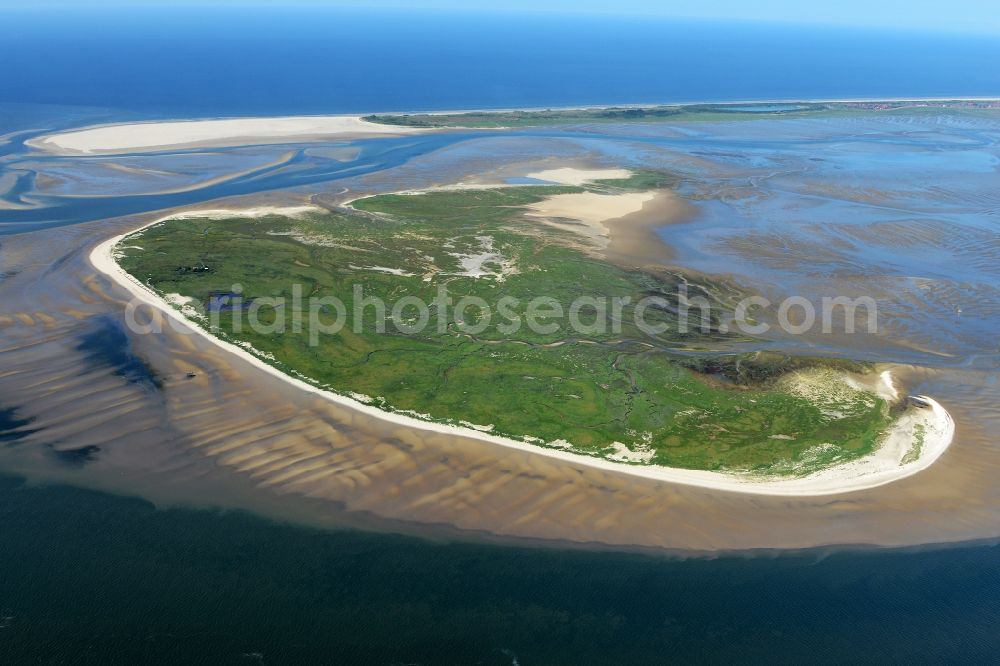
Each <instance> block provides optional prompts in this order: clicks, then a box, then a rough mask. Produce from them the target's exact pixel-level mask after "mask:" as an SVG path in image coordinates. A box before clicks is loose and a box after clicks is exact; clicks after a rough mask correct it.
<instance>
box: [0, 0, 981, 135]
mask: <svg viewBox="0 0 1000 666" xmlns="http://www.w3.org/2000/svg"><path fill="white" fill-rule="evenodd" d="M25 4H28V3H25ZM0 23H2V24H3V39H0V61H2V62H4V63H6V66H5V67H4V76H3V77H0V102H35V103H39V102H42V103H52V104H73V105H85V106H99V107H112V108H116V109H120V110H131V111H136V112H141V113H144V114H150V115H154V116H172V117H186V116H222V115H227V116H228V115H248V114H279V113H334V112H371V111H382V110H429V109H438V110H440V109H457V108H459V109H460V108H486V107H499V108H506V107H537V106H549V105H552V106H565V105H581V104H612V103H645V102H676V101H692V100H711V101H721V100H760V99H787V98H794V99H810V98H836V97H893V96H918V97H919V96H949V95H954V96H959V95H961V96H988V95H1000V68H997V67H996V66H995V65H996V63H997V62H998V61H1000V40H997V39H995V38H989V37H982V36H969V35H932V34H925V33H915V32H888V31H865V30H857V29H853V30H851V29H844V28H836V29H834V28H825V27H822V28H821V27H808V26H806V27H803V26H768V25H754V24H746V23H740V24H727V23H718V22H714V23H709V22H700V23H699V22H691V21H677V20H667V19H650V18H648V17H647V18H642V19H638V18H628V17H609V16H600V17H593V16H592V17H580V16H562V15H546V14H541V15H530V16H529V15H519V14H501V13H485V12H471V13H466V14H454V13H451V14H449V13H441V12H417V11H412V12H399V11H397V12H392V13H386V12H372V11H368V12H362V11H344V10H340V11H334V10H318V9H316V8H311V9H283V10H279V9H273V8H270V9H266V8H259V7H256V8H254V7H248V8H244V9H241V10H238V11H237V10H233V9H229V10H221V9H197V8H189V9H186V10H183V11H181V10H166V9H124V8H121V7H119V8H115V9H113V10H109V9H105V10H96V9H89V10H84V9H60V10H52V9H49V10H40V9H31V8H30V5H29V7H28V8H25V9H19V10H0Z"/></svg>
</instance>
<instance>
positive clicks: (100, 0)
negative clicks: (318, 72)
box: [0, 0, 1000, 36]
mask: <svg viewBox="0 0 1000 666" xmlns="http://www.w3.org/2000/svg"><path fill="white" fill-rule="evenodd" d="M143 5H148V6H171V7H178V8H180V7H184V6H202V7H204V6H206V5H215V6H220V7H240V8H244V7H252V6H290V5H300V6H307V7H331V8H335V7H352V8H366V9H371V8H382V9H395V8H407V9H437V10H441V9H446V10H456V11H483V10H488V11H496V10H505V11H524V12H539V11H543V12H561V13H591V14H593V13H608V14H619V15H655V16H661V17H676V18H702V19H713V20H737V21H759V22H767V23H774V22H781V23H811V24H826V25H832V26H834V25H835V26H853V27H870V28H898V29H903V30H927V31H933V32H974V33H989V34H996V35H998V36H1000V0H947V1H945V0H504V1H502V2H478V3H477V2H475V1H474V0H286V1H284V2H282V1H281V0H0V8H25V7H26V6H30V7H31V8H32V9H39V8H46V7H52V8H56V7H68V6H69V7H79V8H90V7H94V8H96V7H99V6H118V7H138V6H143Z"/></svg>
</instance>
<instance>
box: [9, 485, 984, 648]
mask: <svg viewBox="0 0 1000 666" xmlns="http://www.w3.org/2000/svg"><path fill="white" fill-rule="evenodd" d="M0 521H2V524H3V531H2V533H0V663H4V664H21V663H52V664H56V663H58V664H84V663H86V664H112V663H114V664H140V663H142V664H145V663H150V664H152V663H155V664H212V665H213V666H214V665H217V664H358V663H360V664H504V665H512V664H523V665H525V666H530V665H534V664H546V665H555V664H572V665H574V666H576V665H580V664H600V665H602V666H605V665H607V664H688V663H719V664H734V663H739V664H742V663H767V664H776V663H811V664H843V663H900V664H904V663H905V664H914V663H987V662H990V661H993V660H995V656H996V653H997V652H996V651H997V649H998V648H1000V636H998V632H997V631H996V622H997V617H998V614H1000V594H998V592H1000V552H998V548H997V547H995V546H978V547H970V548H960V549H952V550H944V551H935V552H923V553H920V552H913V553H899V552H895V553H893V552H884V553H870V554H866V555H861V554H850V553H840V554H836V553H834V554H828V553H818V552H817V553H803V554H794V555H786V556H782V557H752V558H746V557H739V556H728V557H722V558H719V559H711V560H705V559H693V560H678V559H666V558H663V557H649V556H642V555H629V554H616V553H595V552H580V551H562V550H553V549H528V548H523V547H504V546H482V545H463V544H443V543H431V542H426V541H421V540H416V539H411V538H404V537H394V536H382V535H374V534H363V533H358V532H321V531H315V530H308V529H301V528H294V527H289V526H284V525H277V524H273V523H269V522H267V521H264V520H261V519H257V518H254V517H251V516H247V515H242V514H226V515H220V514H216V513H210V512H204V511H201V512H196V511H187V510H176V509H175V510H157V509H155V508H154V507H153V506H152V505H150V504H148V503H146V502H142V501H138V500H130V499H122V498H116V497H111V496H108V495H101V494H98V493H93V492H87V491H81V490H73V489H70V488H60V487H53V488H26V487H24V486H22V485H20V484H19V483H17V482H16V481H13V480H11V479H5V478H0Z"/></svg>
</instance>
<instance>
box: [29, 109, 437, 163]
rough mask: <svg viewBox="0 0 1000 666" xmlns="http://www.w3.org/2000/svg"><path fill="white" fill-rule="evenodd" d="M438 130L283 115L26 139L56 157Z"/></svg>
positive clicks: (355, 119) (357, 118)
mask: <svg viewBox="0 0 1000 666" xmlns="http://www.w3.org/2000/svg"><path fill="white" fill-rule="evenodd" d="M433 131H441V130H435V129H432V128H421V127H402V126H394V125H381V124H378V123H371V122H368V121H366V120H362V119H361V117H360V116H287V117H277V118H226V119H215V120H175V121H167V122H144V123H121V124H113V125H99V126H94V127H85V128H83V129H78V130H72V131H69V132H59V133H57V134H49V135H46V136H40V137H36V138H33V139H29V140H28V141H26V142H25V143H26V144H27V145H29V146H31V147H32V148H36V149H38V150H42V151H44V152H47V153H53V154H57V155H116V154H123V153H142V152H154V151H159V150H166V149H179V148H221V147H232V146H245V145H259V144H273V143H286V142H302V141H325V140H330V139H360V138H370V137H379V136H401V135H405V134H415V133H418V132H433Z"/></svg>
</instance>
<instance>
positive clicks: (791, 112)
mask: <svg viewBox="0 0 1000 666" xmlns="http://www.w3.org/2000/svg"><path fill="white" fill-rule="evenodd" d="M942 108H948V109H952V110H955V111H963V112H966V113H976V112H979V111H982V110H989V109H991V108H995V105H994V104H992V103H991V102H979V101H972V100H929V101H928V100H914V101H885V102H876V101H872V102H788V103H785V102H748V103H744V104H739V103H731V104H664V105H656V106H609V107H600V108H583V109H536V110H511V111H488V110H485V111H458V112H454V113H398V114H373V115H369V116H365V117H364V120H367V121H369V122H373V123H381V124H385V125H403V126H408V127H442V128H443V127H468V128H484V129H485V128H503V127H533V126H540V125H567V124H579V123H622V122H672V123H673V122H685V121H712V120H725V121H732V120H756V119H760V118H761V117H765V116H780V117H783V118H806V117H809V118H812V117H817V116H821V117H838V116H854V115H860V114H871V113H872V112H873V111H875V112H882V113H896V114H900V113H902V114H918V115H919V114H932V113H936V112H939V111H940V110H941V109H942Z"/></svg>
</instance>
